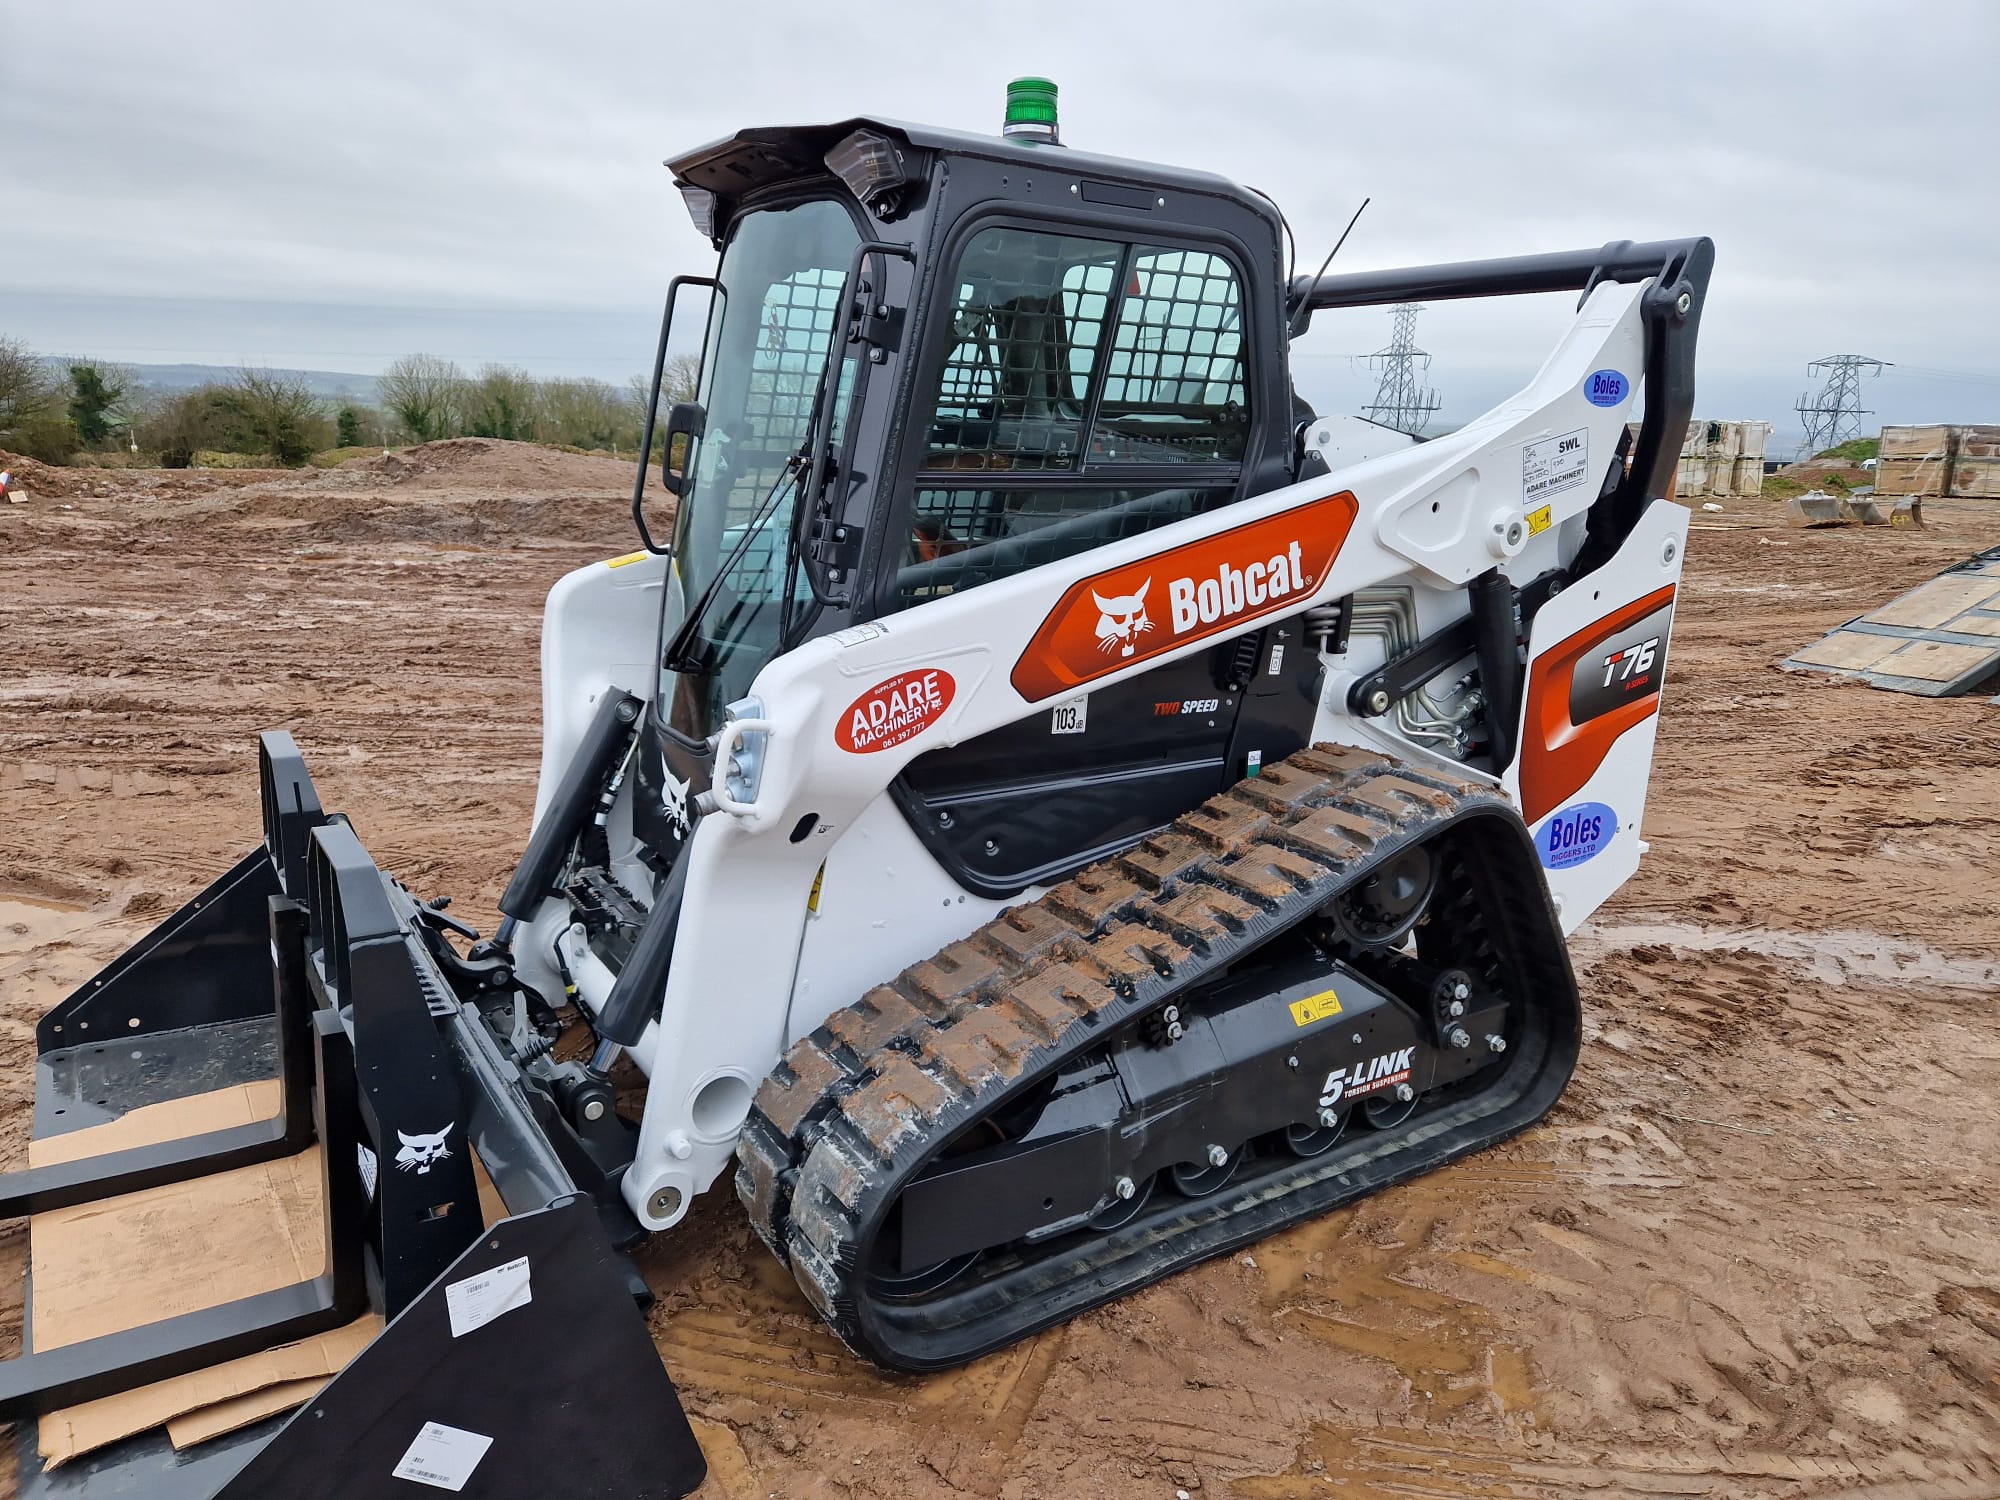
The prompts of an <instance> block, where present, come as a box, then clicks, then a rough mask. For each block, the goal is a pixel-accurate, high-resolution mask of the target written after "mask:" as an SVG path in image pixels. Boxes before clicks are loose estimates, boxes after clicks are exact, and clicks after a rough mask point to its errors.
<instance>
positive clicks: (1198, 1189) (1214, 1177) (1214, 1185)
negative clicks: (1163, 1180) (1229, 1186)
mask: <svg viewBox="0 0 2000 1500" xmlns="http://www.w3.org/2000/svg"><path fill="white" fill-rule="evenodd" d="M1242 1162H1243V1148H1242V1147H1241V1146H1238V1147H1237V1148H1236V1149H1235V1150H1234V1151H1225V1150H1223V1149H1222V1148H1221V1147H1220V1146H1210V1147H1209V1148H1208V1159H1207V1160H1205V1161H1198V1162H1195V1161H1182V1162H1175V1163H1174V1164H1173V1165H1172V1166H1171V1167H1168V1168H1167V1175H1168V1176H1169V1177H1171V1178H1173V1180H1174V1187H1175V1188H1176V1189H1177V1190H1178V1191H1179V1192H1180V1194H1181V1196H1182V1197H1184V1198H1206V1197H1207V1196H1208V1195H1209V1194H1210V1193H1213V1192H1215V1191H1216V1190H1218V1189H1219V1188H1221V1187H1222V1185H1223V1184H1224V1183H1226V1182H1228V1181H1229V1179H1230V1178H1232V1177H1234V1176H1235V1175H1236V1169H1237V1167H1239V1166H1240V1165H1242Z"/></svg>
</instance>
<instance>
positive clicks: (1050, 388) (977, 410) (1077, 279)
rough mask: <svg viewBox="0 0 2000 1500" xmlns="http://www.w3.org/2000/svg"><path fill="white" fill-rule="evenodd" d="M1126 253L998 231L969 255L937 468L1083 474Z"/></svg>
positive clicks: (933, 455)
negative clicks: (1108, 318) (1087, 421)
mask: <svg viewBox="0 0 2000 1500" xmlns="http://www.w3.org/2000/svg"><path fill="white" fill-rule="evenodd" d="M1123 250H1124V247H1123V246H1120V245H1115V244H1112V243H1110V242H1108V241H1105V240H1087V239H1077V238H1073V237H1071V236H1069V235H1059V234H1039V233H1035V232H1033V231H1031V230H1025V229H988V230H986V231H984V232H983V233H981V234H978V235H975V236H974V237H973V239H972V242H971V243H970V244H969V245H967V246H966V247H965V253H964V255H963V256H962V257H961V258H960V260H959V266H958V298H957V303H956V305H955V306H954V307H953V309H952V335H953V338H954V343H953V345H952V349H951V352H950V354H949V355H947V356H946V358H945V362H944V372H943V375H942V377H941V378H940V379H939V381H938V396H937V402H936V405H935V407H934V408H933V412H932V417H931V432H930V446H929V451H928V453H927V455H926V460H925V466H926V467H927V468H979V469H1012V470H1017V471H1026V470H1038V469H1058V470H1061V469H1074V468H1076V467H1077V464H1078V462H1079V451H1080V449H1081V446H1082V434H1083V421H1084V416H1085V413H1086V411H1087V410H1088V405H1089V399H1090V376H1091V372H1092V369H1093V368H1094V366H1095V364H1096V360H1097V348H1098V345H1099V344H1100V343H1102V342H1103V339H1104V315H1105V312H1106V310H1107V308H1108V307H1109V306H1110V294H1111V282H1112V278H1113V277H1114V276H1115V275H1116V274H1117V271H1118V265H1119V261H1120V259H1121V257H1122V255H1123Z"/></svg>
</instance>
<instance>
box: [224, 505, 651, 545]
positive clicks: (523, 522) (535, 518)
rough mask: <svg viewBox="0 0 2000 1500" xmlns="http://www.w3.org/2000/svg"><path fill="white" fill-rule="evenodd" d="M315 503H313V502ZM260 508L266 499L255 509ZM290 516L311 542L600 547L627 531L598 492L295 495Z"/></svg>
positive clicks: (620, 513) (618, 511)
mask: <svg viewBox="0 0 2000 1500" xmlns="http://www.w3.org/2000/svg"><path fill="white" fill-rule="evenodd" d="M314 502H317V503H314ZM258 508H259V509H260V510H268V509H269V508H270V506H269V503H268V502H266V503H265V504H263V505H260V506H259V507H258ZM286 508H287V509H293V510H295V511H296V513H298V514H300V515H302V516H303V517H305V518H309V519H310V521H311V524H309V525H307V526H304V527H301V528H300V529H299V530H298V531H297V532H296V533H294V535H296V536H299V537H303V538H309V539H311V540H313V541H318V542H404V541H418V542H435V543H447V544H457V545H472V546H489V545H493V544H496V543H501V542H505V541H507V540H509V539H519V538H523V537H534V538H537V539H557V540H562V541H575V542H593V543H597V544H599V545H602V544H603V542H604V539H605V538H607V537H610V538H614V539H622V537H623V536H624V535H625V534H626V533H627V532H628V531H629V529H630V523H629V521H627V520H626V510H625V507H624V505H623V504H622V503H620V502H619V501H616V500H612V499H610V498H608V497H606V496H604V495H569V496H557V497H554V498H550V499H522V500H516V499H511V498H508V497H505V496H498V495H491V496H487V495H482V496H479V497H476V498H473V499H458V498H454V499H451V500H446V499H442V498H440V499H437V500H402V499H398V500H392V501H389V502H387V503H384V504H379V505H369V506H366V508H357V506H356V505H354V504H347V505H341V504H339V503H338V502H334V501H330V500H328V499H326V498H325V497H319V496H314V497H306V496H300V497H298V503H297V504H296V505H295V506H288V507H286Z"/></svg>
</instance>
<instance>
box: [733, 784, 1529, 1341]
mask: <svg viewBox="0 0 2000 1500" xmlns="http://www.w3.org/2000/svg"><path fill="white" fill-rule="evenodd" d="M1481 802H1484V803H1489V804H1494V805H1497V806H1500V807H1503V808H1504V807H1506V806H1507V804H1506V803H1505V801H1504V800H1503V799H1502V798H1501V797H1500V796H1499V795H1498V794H1496V793H1494V792H1493V791H1491V790H1490V789H1488V788H1485V787H1481V786H1477V785H1474V784H1471V783H1468V782H1464V781H1460V780H1457V779H1455V778H1450V777H1445V776H1440V775H1437V774H1435V773H1432V772H1430V771H1420V770H1417V769H1414V768H1412V767H1410V766H1407V765H1405V764H1403V763H1401V762H1398V761H1394V760H1390V759H1389V758H1387V757H1385V756H1381V755H1375V754H1372V753H1370V752H1367V751H1363V750H1357V749H1354V748H1351V747H1348V746H1340V745H1320V746H1316V747H1314V748H1312V749H1308V750H1302V751H1300V752H1299V753H1297V754H1296V755H1293V756H1292V757H1290V758H1289V759H1288V760H1285V761H1282V762H1280V763H1277V764H1275V765H1272V766H1268V767H1266V768H1265V769H1264V771H1263V773H1262V774H1261V775H1259V776H1257V777H1254V778H1252V779H1249V780H1246V781H1242V782H1239V783H1237V785H1235V786H1234V787H1231V788H1230V789H1229V790H1228V791H1225V792H1223V793H1221V794H1219V795H1217V796H1215V797H1213V798H1211V799H1210V800H1209V801H1207V802H1206V803H1204V804H1203V805H1202V806H1200V807H1198V808H1196V809H1194V810H1193V811H1191V812H1189V813H1186V814H1184V815H1182V816H1181V817H1180V818H1178V819H1176V820H1175V821H1174V823H1173V824H1172V825H1171V826H1170V827H1169V828H1168V829H1167V830H1166V831H1164V832H1162V833H1160V834H1157V835H1155V836H1153V837H1151V838H1149V839H1146V840H1144V841H1143V842H1141V843H1140V844H1138V845H1137V846H1135V847H1134V848H1132V849H1130V850H1128V851H1127V852H1125V853H1124V854H1121V855H1118V856H1116V857H1114V858H1112V859H1108V860H1104V861H1102V862H1100V863H1098V864H1095V865H1091V866H1089V867H1088V868H1087V869H1085V870H1083V871H1081V872H1079V873H1078V874H1077V875H1076V876H1075V877H1073V878H1072V879H1070V880H1068V881H1066V882H1064V883H1063V884H1061V885H1059V886H1057V887H1055V888H1054V889H1052V890H1051V891H1049V892H1048V893H1047V894H1046V895H1044V896H1042V897H1041V898H1040V899H1039V900H1036V901H1031V902H1026V903H1024V904H1022V905H1020V906H1015V907H1010V908H1009V909H1008V910H1006V911H1005V912H1002V913H1001V914H1000V915H999V916H998V917H996V918H995V919H994V920H993V921H991V922H989V923H987V924H986V925H985V926H984V927H981V928H980V929H978V930H977V931H975V932H973V933H972V934H970V935H969V936H967V937H965V938H963V939H961V940H959V941H958V942H955V943H952V944H950V945H948V946H947V947H945V948H944V949H942V950H941V951H940V952H938V953H937V954H936V955H934V956H933V957H931V958H929V959H926V960H925V961H923V962H922V963H918V964H913V965H911V966H910V967H909V968H907V969H905V970H904V971H903V972H902V973H901V974H900V975H898V976H897V977H896V978H895V979H894V980H892V981H891V982H890V983H888V984H885V985H879V986H877V987H876V988H874V989H872V990H870V991H869V992H868V993H867V994H865V995H863V996H862V997H861V999H859V1000H857V1001H856V1002H855V1003H854V1004H852V1005H850V1006H848V1007H846V1008H845V1009H843V1010H839V1011H836V1012H834V1013H833V1014H832V1015H831V1016H829V1017H828V1018H827V1020H826V1022H825V1023H824V1024H823V1025H822V1026H820V1027H819V1028H818V1029H816V1030H815V1031H813V1032H812V1033H811V1034H810V1035H809V1036H806V1037H802V1038H800V1039H799V1041H798V1042H796V1043H795V1044H794V1045H793V1046H792V1047H791V1048H790V1050H788V1051H787V1052H786V1054H785V1056H784V1058H783V1060H782V1061H781V1062H780V1063H779V1064H778V1066H777V1067H776V1068H775V1069H774V1070H773V1071H772V1072H771V1074H770V1075H769V1076H768V1077H766V1078H765V1080H764V1082H763V1085H762V1086H761V1087H760V1088H759V1089H758V1091H757V1095H756V1098H755V1101H754V1103H753V1105H752V1108H751V1112H750V1116H749V1119H748V1120H747V1121H746V1123H745V1126H744V1130H743V1134H742V1137H741V1139H740V1140H739V1141H738V1143H737V1156H738V1167H737V1174H736V1191H737V1195H738V1196H739V1197H740V1198H741V1199H742V1201H743V1206H744V1208H745V1209H746V1210H747V1211H748V1213H749V1215H750V1222H751V1224H752V1225H753V1226H754V1227H755V1229H756V1231H757V1233H758V1235H759V1236H760V1237H761V1238H762V1239H763V1241H764V1243H765V1244H766V1245H768V1246H769V1247H770V1248H771V1250H772V1251H773V1252H774V1253H775V1254H776V1255H777V1256H778V1257H779V1259H780V1260H783V1261H785V1262H787V1263H788V1264H789V1265H790V1266H791V1268H792V1271H793V1274H794V1276H796V1277H797V1279H798V1282H799V1285H800V1286H801V1287H802V1288H803V1289H804V1291H805V1293H806V1296H807V1297H808V1299H810V1300H811V1302H812V1303H813V1305H814V1306H815V1307H816V1308H818V1309H819V1311H820V1313H821V1314H822V1315H823V1316H824V1317H825V1318H826V1319H827V1321H828V1323H829V1324H831V1325H832V1327H833V1330H834V1332H835V1333H837V1334H839V1335H840V1337H841V1338H842V1340H843V1341H844V1342H846V1343H847V1344H848V1345H849V1346H850V1347H852V1348H854V1349H856V1350H857V1352H860V1353H862V1354H864V1355H867V1356H869V1357H873V1358H877V1359H880V1358H882V1355H881V1354H880V1353H879V1352H873V1351H871V1350H870V1349H869V1348H868V1347H867V1341H866V1340H865V1339H864V1337H863V1336H862V1332H861V1328H860V1326H859V1320H860V1314H859V1307H858V1299H859V1296H860V1295H861V1293H860V1291H859V1289H858V1288H857V1287H854V1286H850V1285H849V1283H850V1282H851V1281H857V1282H858V1281H859V1279H860V1278H861V1277H862V1276H863V1274H864V1272H863V1271H862V1270H861V1268H860V1267H859V1266H858V1265H857V1263H856V1262H857V1260H858V1258H859V1253H860V1247H859V1245H858V1244H857V1243H856V1241H857V1237H858V1235H859V1234H860V1233H861V1231H862V1226H863V1224H864V1223H865V1222H866V1221H868V1220H869V1219H871V1218H874V1217H878V1216H879V1215H878V1214H876V1213H874V1212H864V1209H870V1210H873V1209H876V1208H878V1207H879V1206H881V1205H879V1204H878V1203H877V1202H876V1201H875V1200H878V1199H879V1198H880V1197H881V1195H883V1194H885V1193H887V1194H893V1193H894V1192H896V1191H900V1189H901V1187H902V1186H903V1184H904V1183H905V1181H906V1180H907V1176H908V1173H909V1172H910V1170H911V1168H912V1166H913V1165H915V1164H916V1163H918V1162H920V1161H921V1160H923V1159H924V1158H927V1157H928V1156H929V1155H930V1152H931V1149H932V1147H933V1145H934V1144H936V1143H938V1142H940V1141H941V1140H942V1139H944V1138H945V1137H948V1136H950V1135H952V1134H955V1133H956V1132H957V1131H959V1130H960V1129H962V1128H963V1127H964V1126H965V1125H967V1124H968V1123H970V1122H971V1121H973V1120H975V1119H977V1118H978V1117H979V1116H980V1115H981V1114H982V1113H984V1112H985V1111H986V1110H988V1109H990V1108H992V1107H993V1106H994V1105H995V1104H997V1103H999V1102H1000V1101H1001V1100H1002V1099H1003V1098H1004V1096H1005V1095H1006V1094H1007V1092H1008V1090H1009V1089H1010V1087H1011V1086H1012V1085H1013V1083H1014V1081H1015V1080H1017V1079H1019V1078H1021V1077H1022V1076H1023V1075H1024V1074H1028V1073H1034V1072H1039V1071H1040V1070H1041V1069H1042V1067H1043V1066H1044V1065H1046V1064H1047V1063H1048V1062H1049V1061H1051V1060H1052V1059H1053V1058H1054V1057H1056V1056H1058V1055H1067V1054H1069V1053H1072V1052H1074V1051H1076V1050H1078V1049H1079V1048H1081V1047H1083V1046H1087V1045H1089V1044H1090V1043H1091V1042H1094V1041H1096V1040H1098V1039H1100V1038H1103V1037H1108V1036H1110V1035H1111V1034H1113V1033H1114V1032H1115V1031H1117V1030H1119V1029H1120V1028H1121V1027H1122V1025H1123V1024H1124V1023H1126V1022H1128V1021H1131V1020H1133V1019H1134V1018H1136V1017H1137V1016H1140V1015H1143V1014H1144V1013H1145V1012H1146V1011H1148V1010H1150V1009H1152V1008H1153V1007H1155V1006H1157V1005H1159V1004H1160V1003H1162V1001H1163V1000H1164V999H1166V998H1168V997H1169V996H1170V995H1171V993H1172V992H1173V991H1174V990H1175V989H1177V988H1178V987H1179V983H1180V982H1181V981H1182V980H1186V979H1188V978H1194V977H1199V976H1198V975H1183V976H1181V980H1177V979H1176V971H1177V970H1180V969H1182V968H1183V967H1188V968H1192V969H1196V970H1199V971H1201V973H1203V974H1206V973H1208V972H1213V970H1214V969H1215V968H1217V967H1219V965H1220V964H1221V963H1222V962H1225V961H1227V959H1228V958H1229V957H1231V956H1233V951H1234V950H1237V949H1239V948H1240V949H1248V948H1254V947H1255V946H1257V944H1259V943H1261V942H1263V941H1267V940H1268V937H1269V935H1270V926H1269V923H1268V921H1259V920H1258V919H1259V918H1260V917H1263V918H1268V917H1270V916H1271V915H1273V914H1276V913H1278V912H1280V911H1289V912H1296V911H1298V910H1300V909H1301V906H1302V904H1303V905H1304V906H1306V907H1311V906H1316V905H1317V904H1318V903H1319V902H1321V901H1323V900H1325V899H1326V898H1328V897H1330V896H1331V895H1332V894H1333V893H1334V892H1335V891H1337V890H1338V889H1339V888H1340V887H1342V886H1344V885H1346V884H1347V883H1348V882H1349V881H1351V880H1353V879H1354V878H1355V877H1356V875H1357V874H1358V873H1359V872H1360V870H1361V869H1362V868H1363V867H1365V866H1366V865H1367V864H1368V863H1369V862H1370V860H1371V858H1372V857H1373V856H1374V855H1375V854H1376V853H1377V852H1378V851H1379V852H1382V853H1386V852H1389V851H1388V850H1385V849H1382V846H1383V845H1384V844H1385V843H1386V844H1390V845H1393V846H1396V847H1400V846H1401V845H1403V844H1404V843H1405V842H1407V841H1408V840H1409V839H1410V838H1412V837H1414V836H1416V835H1418V834H1420V833H1421V832H1422V831H1423V830H1424V829H1425V828H1427V827H1429V826H1430V825H1432V824H1434V823H1437V822H1439V821H1442V820H1443V819H1445V818H1447V817H1450V816H1452V815H1454V814H1456V813H1459V812H1461V811H1463V810H1464V809H1466V808H1467V807H1469V806H1471V805H1474V804H1477V803H1481ZM1252 928H1255V929H1256V930H1255V931H1254V932H1252V931H1250V929H1252Z"/></svg>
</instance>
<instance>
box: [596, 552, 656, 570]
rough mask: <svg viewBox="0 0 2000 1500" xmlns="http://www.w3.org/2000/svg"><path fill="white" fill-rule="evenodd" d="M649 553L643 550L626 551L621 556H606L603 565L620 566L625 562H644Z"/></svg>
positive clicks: (608, 566) (609, 566)
mask: <svg viewBox="0 0 2000 1500" xmlns="http://www.w3.org/2000/svg"><path fill="white" fill-rule="evenodd" d="M649 555H650V554H648V553H645V552H628V553H626V554H625V555H624V556H623V557H607V558H605V559H604V566H605V567H607V568H622V567H624V566H625V564H627V563H635V562H644V561H645V560H646V558H647V557H648V556H649Z"/></svg>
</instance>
